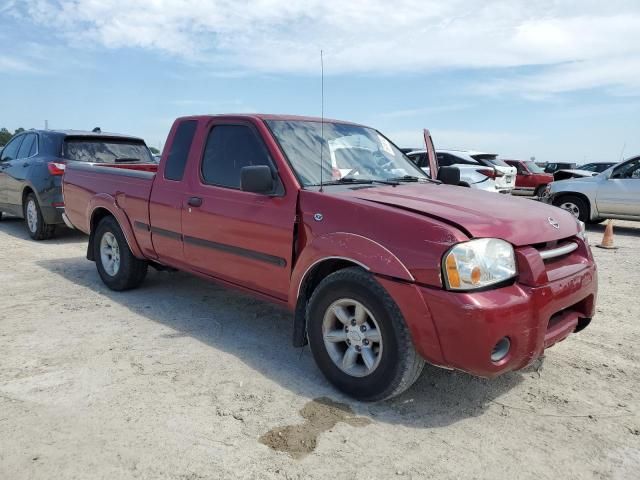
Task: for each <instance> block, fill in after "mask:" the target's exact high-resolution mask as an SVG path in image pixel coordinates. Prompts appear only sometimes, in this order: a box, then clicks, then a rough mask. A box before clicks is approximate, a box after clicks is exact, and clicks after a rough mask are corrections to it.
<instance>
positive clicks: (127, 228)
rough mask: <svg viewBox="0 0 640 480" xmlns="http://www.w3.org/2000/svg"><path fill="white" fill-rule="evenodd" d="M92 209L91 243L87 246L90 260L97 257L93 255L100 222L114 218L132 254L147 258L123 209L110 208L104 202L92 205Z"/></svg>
mask: <svg viewBox="0 0 640 480" xmlns="http://www.w3.org/2000/svg"><path fill="white" fill-rule="evenodd" d="M92 207H93V208H92V209H91V210H90V214H89V243H88V245H87V259H88V260H91V261H95V256H94V254H93V242H94V241H95V231H96V227H97V226H98V224H99V223H100V221H102V219H104V218H106V217H113V218H114V219H115V221H116V222H117V223H118V226H119V227H120V229H121V230H122V233H123V234H124V238H125V240H126V241H127V245H128V246H129V249H130V250H131V253H133V255H134V256H135V257H136V258H139V259H145V256H144V255H143V254H142V250H141V249H140V246H139V245H138V242H137V241H136V238H135V235H134V233H133V229H132V228H131V224H130V223H129V219H128V218H127V216H126V214H125V213H124V212H123V211H122V210H121V209H117V208H109V206H107V205H105V204H104V203H103V202H98V203H96V204H94V205H92Z"/></svg>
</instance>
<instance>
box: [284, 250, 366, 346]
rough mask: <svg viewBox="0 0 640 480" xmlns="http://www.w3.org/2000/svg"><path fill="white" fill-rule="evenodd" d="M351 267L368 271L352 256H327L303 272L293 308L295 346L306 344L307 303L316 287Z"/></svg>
mask: <svg viewBox="0 0 640 480" xmlns="http://www.w3.org/2000/svg"><path fill="white" fill-rule="evenodd" d="M351 267H359V268H362V269H363V270H366V271H369V268H368V267H367V266H366V265H364V264H363V263H361V262H359V261H357V260H354V259H352V258H347V257H340V256H329V257H323V258H320V259H319V260H316V261H315V262H314V263H312V264H311V265H310V266H309V267H308V268H307V270H306V271H305V272H304V275H303V276H302V280H301V281H300V284H299V285H298V288H297V295H296V305H295V310H294V319H293V345H294V346H295V347H302V346H304V345H306V344H307V303H308V302H309V299H310V298H311V295H312V294H313V292H314V290H315V289H316V287H317V286H318V285H319V284H320V282H321V281H322V280H323V279H324V278H326V277H327V276H329V275H331V274H332V273H335V272H337V271H340V270H343V269H345V268H351Z"/></svg>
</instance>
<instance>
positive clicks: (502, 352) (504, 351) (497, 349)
mask: <svg viewBox="0 0 640 480" xmlns="http://www.w3.org/2000/svg"><path fill="white" fill-rule="evenodd" d="M510 348H511V341H510V340H509V337H503V338H501V339H500V341H499V342H498V343H496V345H495V346H494V347H493V350H492V351H491V361H492V362H494V363H497V362H499V361H500V360H504V358H505V357H506V356H507V355H508V354H509V349H510Z"/></svg>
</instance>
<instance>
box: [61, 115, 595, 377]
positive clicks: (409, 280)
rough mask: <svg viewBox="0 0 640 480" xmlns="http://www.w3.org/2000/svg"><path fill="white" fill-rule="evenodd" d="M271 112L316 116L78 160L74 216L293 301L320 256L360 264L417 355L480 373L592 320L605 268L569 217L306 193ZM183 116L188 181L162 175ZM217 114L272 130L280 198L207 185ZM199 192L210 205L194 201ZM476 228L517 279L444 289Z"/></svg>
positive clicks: (547, 210)
mask: <svg viewBox="0 0 640 480" xmlns="http://www.w3.org/2000/svg"><path fill="white" fill-rule="evenodd" d="M265 119H282V120H307V121H319V119H315V118H308V117H293V116H273V115H226V116H196V117H185V118H182V119H178V120H177V121H176V123H175V124H174V126H173V127H172V129H171V132H170V134H169V137H168V140H167V144H166V145H167V147H166V148H165V150H164V151H165V153H164V154H163V157H162V159H161V161H160V164H159V166H157V167H156V166H148V165H147V166H134V165H116V166H113V167H112V168H99V167H86V166H85V167H78V166H75V165H73V166H70V167H68V168H67V170H66V172H65V176H64V179H63V183H64V196H65V204H66V213H67V215H68V217H69V219H70V221H71V222H72V223H73V224H74V225H75V226H76V227H77V228H79V229H80V230H82V231H84V232H87V233H89V231H90V229H91V216H92V215H93V213H94V212H95V211H96V209H97V208H104V209H107V210H108V211H109V212H111V213H112V214H113V215H114V216H115V217H116V219H117V220H118V222H119V223H120V225H121V226H122V228H123V231H124V232H125V235H126V237H127V241H128V242H129V245H130V247H131V249H132V251H133V252H134V255H136V256H138V257H139V258H147V259H150V260H153V261H155V262H157V263H160V264H165V265H168V266H172V267H175V268H179V269H182V270H186V271H188V272H191V273H194V274H196V275H199V276H201V277H203V278H207V279H214V280H219V281H222V282H223V283H226V284H228V285H232V286H235V287H239V288H241V289H244V290H246V291H249V292H253V293H255V294H258V295H260V296H262V297H263V298H267V299H269V300H272V301H276V302H278V303H283V304H287V305H288V306H289V307H290V308H291V309H292V310H293V309H294V308H295V306H296V303H297V300H298V295H299V292H300V286H301V284H302V282H303V281H304V279H305V278H306V276H307V275H308V274H309V272H310V271H312V269H313V267H314V266H316V265H318V264H319V263H320V262H322V261H324V260H327V259H335V258H339V259H345V260H348V261H350V262H352V263H355V264H357V265H361V266H362V267H363V268H365V269H367V270H368V271H370V272H371V273H372V274H373V275H374V276H375V278H376V279H377V281H378V282H380V284H381V285H382V286H383V287H384V288H385V289H386V291H387V292H389V294H390V295H391V297H392V298H393V299H394V300H395V302H396V303H397V305H398V307H399V308H400V311H401V312H402V314H403V316H404V318H405V321H406V323H407V326H408V328H409V330H410V332H411V334H412V338H413V342H414V345H415V346H416V349H417V351H418V352H419V353H420V355H422V356H423V357H424V358H425V359H427V360H428V361H430V362H432V363H434V364H436V365H441V366H446V367H451V368H457V369H461V370H465V371H468V372H471V373H473V374H476V375H481V376H494V375H497V374H500V373H503V372H506V371H509V370H514V369H517V368H522V367H524V366H525V365H527V364H528V363H530V362H531V361H532V360H533V359H535V358H536V357H537V356H538V355H540V353H541V352H542V351H543V349H544V348H546V347H548V346H551V345H552V344H554V343H556V342H558V341H560V340H562V339H564V338H565V337H566V336H567V335H569V334H570V333H571V332H573V331H574V330H575V328H576V325H577V324H578V321H579V319H581V318H588V317H591V316H592V315H593V312H594V300H595V298H596V291H597V279H596V268H595V264H594V262H593V257H592V256H591V252H590V250H589V247H588V246H587V245H586V244H585V243H584V241H583V240H582V239H581V238H580V236H579V228H578V225H577V223H576V221H575V220H574V219H573V217H572V216H571V215H570V214H569V213H567V212H564V211H562V210H559V209H556V208H554V207H550V206H548V205H543V204H539V203H535V202H531V201H529V200H522V199H517V198H512V197H510V196H502V195H495V194H491V193H485V192H481V191H477V190H472V189H466V188H459V187H451V186H446V185H436V184H403V185H399V186H395V187H394V186H369V185H368V186H366V187H364V188H362V187H361V188H350V186H334V187H325V188H324V191H319V190H318V189H315V190H314V189H302V188H301V187H300V185H299V183H298V181H297V179H296V177H295V174H294V172H293V171H292V169H291V167H290V166H289V164H288V162H287V160H286V159H285V157H284V156H283V154H282V152H281V150H280V148H279V146H278V144H277V143H276V141H275V140H274V138H273V137H272V135H271V133H270V131H269V130H268V128H267V127H266V125H265V123H264V120H265ZM185 120H195V121H196V122H197V128H196V132H195V135H194V139H193V142H192V145H191V149H190V151H189V153H188V157H187V163H186V168H185V172H184V177H183V179H182V180H179V181H174V180H168V179H165V178H164V173H163V172H164V168H165V164H166V162H167V159H168V152H169V151H170V150H171V145H172V142H173V139H174V136H175V134H176V129H177V127H178V125H179V124H180V122H182V121H185ZM220 123H233V124H244V125H248V126H250V127H251V128H252V129H254V131H255V132H256V133H257V135H259V137H261V138H262V140H263V141H264V144H265V147H266V148H267V150H268V151H269V154H270V156H271V158H272V160H273V162H274V163H275V166H276V169H277V171H278V175H279V178H280V181H281V183H282V187H283V191H284V194H283V195H280V196H264V195H257V194H253V193H249V192H243V191H241V190H236V189H229V188H223V187H216V186H211V185H206V184H204V183H203V182H202V180H201V176H200V163H201V159H202V155H203V151H204V148H205V144H206V141H207V137H208V134H209V132H210V130H211V128H212V127H213V126H215V125H216V124H220ZM127 170H129V172H128V173H123V171H127ZM156 170H157V173H153V172H155V171H156ZM191 197H198V198H199V199H201V200H202V204H201V205H200V206H199V207H197V208H196V207H194V208H192V207H191V206H190V205H189V203H188V201H189V199H190V198H191ZM550 217H552V218H553V219H555V220H556V221H557V222H558V223H559V227H558V228H555V227H554V226H552V225H551V223H552V222H550V221H549V218H550ZM478 237H494V238H502V239H504V240H506V241H508V242H510V243H511V244H513V245H514V247H515V252H516V260H517V264H518V277H517V279H515V281H514V282H513V283H512V284H510V285H506V286H502V287H499V288H493V289H489V290H486V291H481V292H473V293H456V292H450V291H446V290H445V289H444V288H443V284H442V278H441V275H442V273H441V272H442V270H441V262H442V258H443V255H444V254H445V253H446V252H447V251H448V250H449V249H450V248H451V247H452V246H453V245H454V244H456V243H459V242H464V241H467V240H469V239H470V238H478ZM566 242H575V243H577V245H578V248H577V249H576V250H574V251H573V252H571V253H570V254H567V255H565V256H562V257H558V258H555V259H552V260H547V261H544V260H543V259H542V257H541V253H540V252H541V250H544V249H552V248H554V246H555V245H557V244H559V243H566ZM504 336H508V337H509V338H510V340H511V345H512V350H511V352H510V353H509V355H508V356H507V358H506V359H504V360H503V361H500V362H498V363H493V362H492V361H491V360H490V354H491V350H492V349H493V347H494V345H495V344H496V342H497V341H498V340H500V339H501V338H502V337H504Z"/></svg>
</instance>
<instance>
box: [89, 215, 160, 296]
mask: <svg viewBox="0 0 640 480" xmlns="http://www.w3.org/2000/svg"><path fill="white" fill-rule="evenodd" d="M92 248H93V255H94V258H95V262H96V267H97V268H98V273H99V274H100V278H101V279H102V281H103V282H104V284H105V285H106V286H107V287H109V288H110V289H111V290H116V291H122V290H130V289H132V288H136V287H138V286H140V284H141V283H142V281H143V280H144V278H145V276H146V275H147V268H148V264H147V262H145V261H144V260H140V259H138V258H136V257H135V256H134V255H133V253H131V250H130V249H129V245H128V244H127V240H126V238H125V236H124V233H122V229H121V228H120V225H118V222H117V221H116V219H115V218H113V217H105V218H103V219H102V220H101V221H100V223H99V224H98V227H97V228H96V232H95V235H94V237H93V245H92Z"/></svg>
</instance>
